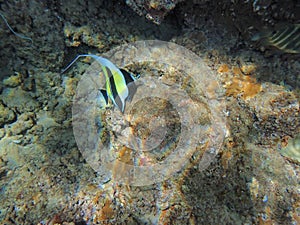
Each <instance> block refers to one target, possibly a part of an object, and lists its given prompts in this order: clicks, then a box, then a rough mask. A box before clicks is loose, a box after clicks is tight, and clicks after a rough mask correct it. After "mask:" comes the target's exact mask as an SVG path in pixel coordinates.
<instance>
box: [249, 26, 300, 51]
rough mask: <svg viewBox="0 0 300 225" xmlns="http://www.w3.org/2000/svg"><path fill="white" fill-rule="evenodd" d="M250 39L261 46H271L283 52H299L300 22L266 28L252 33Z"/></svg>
mask: <svg viewBox="0 0 300 225" xmlns="http://www.w3.org/2000/svg"><path fill="white" fill-rule="evenodd" d="M251 40H252V41H258V44H260V45H262V46H273V47H275V48H277V49H279V50H281V51H283V52H286V53H292V54H298V53H300V24H285V25H283V24H281V25H279V26H277V27H275V29H274V30H267V31H264V32H261V33H258V34H256V35H254V36H253V37H252V39H251Z"/></svg>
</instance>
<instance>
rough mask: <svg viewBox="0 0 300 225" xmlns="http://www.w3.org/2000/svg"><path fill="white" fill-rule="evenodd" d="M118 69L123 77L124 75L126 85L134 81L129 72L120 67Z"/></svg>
mask: <svg viewBox="0 0 300 225" xmlns="http://www.w3.org/2000/svg"><path fill="white" fill-rule="evenodd" d="M120 71H121V72H122V74H123V77H124V79H125V82H126V85H127V84H129V83H131V82H133V81H134V79H133V77H132V75H131V74H130V73H129V72H127V71H126V70H124V69H120Z"/></svg>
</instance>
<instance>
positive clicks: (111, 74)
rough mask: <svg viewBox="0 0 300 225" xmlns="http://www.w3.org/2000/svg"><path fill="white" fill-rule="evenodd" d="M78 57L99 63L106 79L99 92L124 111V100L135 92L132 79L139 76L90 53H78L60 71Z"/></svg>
mask: <svg viewBox="0 0 300 225" xmlns="http://www.w3.org/2000/svg"><path fill="white" fill-rule="evenodd" d="M80 57H92V58H93V59H95V60H96V61H97V62H99V63H100V65H101V68H102V71H103V74H104V76H105V80H106V90H100V92H101V94H102V95H103V97H104V99H105V101H106V104H107V103H108V98H109V99H110V100H111V101H112V102H113V104H114V105H115V106H116V107H117V108H118V109H119V110H120V111H121V112H124V109H125V101H126V100H129V99H131V98H132V97H133V95H134V94H135V92H136V89H137V87H136V85H135V83H134V81H135V80H136V79H137V78H138V77H139V76H134V75H133V74H131V73H129V72H127V71H126V70H124V69H119V68H118V67H117V66H116V65H114V64H113V63H112V62H111V61H109V60H108V59H106V58H103V57H101V56H97V55H92V54H84V55H78V56H77V57H76V58H75V59H74V60H73V61H72V62H71V63H70V64H69V65H68V66H67V67H66V68H65V69H64V70H63V71H62V73H64V72H65V71H66V70H68V69H69V68H70V67H71V66H72V65H73V63H74V62H76V61H77V59H79V58H80Z"/></svg>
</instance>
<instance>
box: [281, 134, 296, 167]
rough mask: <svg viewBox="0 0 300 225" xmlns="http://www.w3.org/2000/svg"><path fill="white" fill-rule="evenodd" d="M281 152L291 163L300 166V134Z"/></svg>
mask: <svg viewBox="0 0 300 225" xmlns="http://www.w3.org/2000/svg"><path fill="white" fill-rule="evenodd" d="M279 152H280V153H281V154H282V155H283V156H285V157H287V158H288V159H290V160H291V161H293V162H296V163H298V164H300V133H299V134H297V135H296V136H295V137H294V138H292V139H290V140H289V142H288V144H287V146H285V147H284V148H282V149H281V150H280V151H279Z"/></svg>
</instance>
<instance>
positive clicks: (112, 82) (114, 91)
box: [105, 67, 123, 110]
mask: <svg viewBox="0 0 300 225" xmlns="http://www.w3.org/2000/svg"><path fill="white" fill-rule="evenodd" d="M105 69H106V71H107V74H108V77H109V83H110V88H111V92H112V95H113V98H114V100H115V102H116V104H117V106H118V107H119V109H120V110H122V108H123V103H122V101H121V98H120V96H119V93H118V91H117V88H116V82H115V80H114V76H113V74H112V73H111V71H110V69H109V68H108V67H105Z"/></svg>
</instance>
